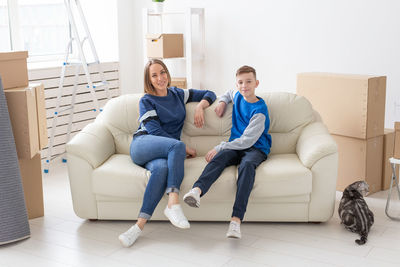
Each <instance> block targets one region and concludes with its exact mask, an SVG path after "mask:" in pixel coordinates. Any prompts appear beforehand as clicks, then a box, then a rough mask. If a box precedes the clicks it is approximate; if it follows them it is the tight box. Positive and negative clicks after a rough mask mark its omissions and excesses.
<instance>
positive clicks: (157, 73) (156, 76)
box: [149, 64, 168, 96]
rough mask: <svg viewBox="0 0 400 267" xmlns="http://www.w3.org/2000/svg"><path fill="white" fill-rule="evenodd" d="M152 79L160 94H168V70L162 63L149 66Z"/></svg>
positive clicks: (157, 92)
mask: <svg viewBox="0 0 400 267" xmlns="http://www.w3.org/2000/svg"><path fill="white" fill-rule="evenodd" d="M149 75H150V81H151V84H152V85H153V87H154V89H155V91H156V92H155V93H156V94H157V95H159V96H163V95H166V92H167V86H168V75H167V71H166V70H165V69H164V68H163V67H162V66H161V65H160V64H153V65H151V66H150V68H149Z"/></svg>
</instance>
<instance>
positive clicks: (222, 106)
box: [214, 101, 226, 117]
mask: <svg viewBox="0 0 400 267" xmlns="http://www.w3.org/2000/svg"><path fill="white" fill-rule="evenodd" d="M225 109H226V103H225V102H224V101H221V102H219V103H218V105H217V107H216V108H215V109H214V111H215V113H217V116H218V117H222V116H223V115H224V113H225Z"/></svg>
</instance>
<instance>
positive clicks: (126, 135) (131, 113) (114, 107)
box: [96, 92, 314, 156]
mask: <svg viewBox="0 0 400 267" xmlns="http://www.w3.org/2000/svg"><path fill="white" fill-rule="evenodd" d="M257 95H258V96H260V97H262V98H263V99H264V100H265V102H266V104H267V106H268V110H269V116H270V121H271V124H270V131H269V132H270V134H271V136H272V148H271V153H273V154H281V153H295V150H296V143H297V139H298V137H299V135H300V133H301V131H302V129H303V127H304V126H306V125H307V124H309V123H310V122H312V121H313V120H314V114H313V109H312V106H311V104H310V102H309V101H308V100H307V99H305V98H304V97H302V96H297V95H295V94H292V93H286V92H272V93H266V92H259V93H258V94H257ZM142 96H143V95H142V94H127V95H122V96H119V97H117V98H113V99H111V100H110V101H108V102H107V104H106V106H105V107H104V109H103V112H101V114H100V115H99V116H98V117H97V118H96V122H99V123H103V124H104V125H106V127H107V128H108V129H109V130H110V131H111V133H112V135H113V136H114V141H115V147H116V153H123V154H129V145H130V142H131V140H132V134H133V133H134V132H135V131H136V130H137V128H138V126H139V124H138V117H139V99H140V98H141V97H142ZM196 104H197V103H188V104H187V105H186V121H185V125H184V127H183V130H182V136H181V140H182V141H184V142H185V143H186V144H187V145H189V146H191V147H193V148H195V149H196V151H197V155H199V156H203V155H205V154H206V153H207V151H209V150H210V149H211V148H213V147H214V146H216V145H217V144H219V143H220V142H221V141H227V140H228V139H229V135H230V128H231V120H232V104H229V105H228V107H227V110H226V112H225V114H224V116H223V117H222V118H219V117H218V116H217V115H216V114H215V112H214V108H215V107H216V105H217V101H216V102H215V103H214V104H213V105H212V106H211V107H209V108H208V109H206V111H205V121H206V122H205V125H204V127H203V128H200V129H199V128H196V127H195V126H194V109H195V106H196Z"/></svg>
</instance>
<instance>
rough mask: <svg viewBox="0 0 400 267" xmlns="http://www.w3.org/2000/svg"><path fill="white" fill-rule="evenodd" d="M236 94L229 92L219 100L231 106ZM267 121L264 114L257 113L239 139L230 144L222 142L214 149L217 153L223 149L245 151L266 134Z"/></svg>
mask: <svg viewBox="0 0 400 267" xmlns="http://www.w3.org/2000/svg"><path fill="white" fill-rule="evenodd" d="M236 92H237V91H235V90H229V91H227V92H226V93H225V94H224V95H222V96H221V97H220V98H219V102H221V101H222V102H225V103H226V104H229V103H230V102H232V101H233V99H234V96H235V94H236ZM265 120H266V117H265V115H264V114H262V113H256V114H255V115H254V116H253V117H251V119H250V122H249V124H248V125H247V127H246V128H245V130H244V132H243V134H242V135H241V136H240V137H239V138H236V139H234V140H232V141H230V142H221V143H220V144H219V145H217V146H216V147H214V148H215V150H216V151H217V152H219V151H220V150H223V149H233V150H244V149H247V148H250V147H252V146H253V145H254V144H255V143H256V142H257V140H258V139H259V138H260V136H261V135H262V134H263V132H264V129H265Z"/></svg>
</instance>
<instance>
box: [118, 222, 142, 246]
mask: <svg viewBox="0 0 400 267" xmlns="http://www.w3.org/2000/svg"><path fill="white" fill-rule="evenodd" d="M141 233H142V230H140V228H139V226H138V225H137V224H135V225H134V226H132V227H131V228H129V230H128V231H126V232H125V233H123V234H120V235H119V237H118V239H119V241H120V242H121V244H122V245H123V246H124V247H126V248H127V247H130V246H132V245H133V243H135V241H136V239H138V237H139V236H140V234H141Z"/></svg>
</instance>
